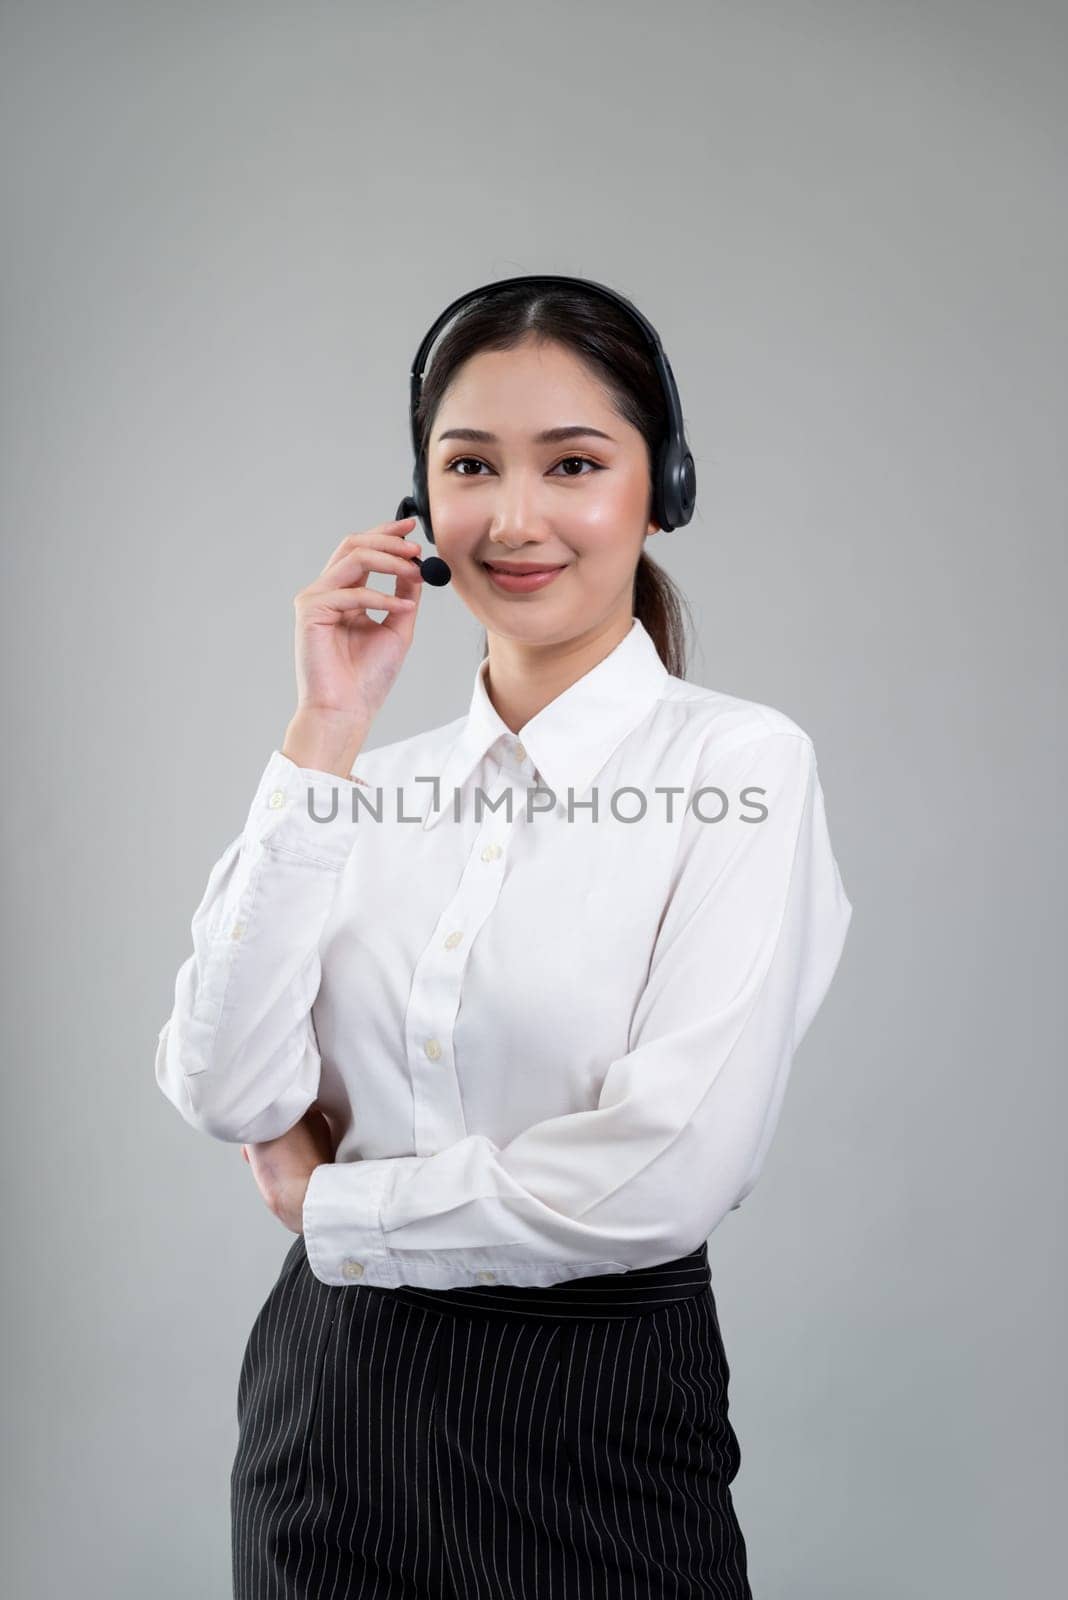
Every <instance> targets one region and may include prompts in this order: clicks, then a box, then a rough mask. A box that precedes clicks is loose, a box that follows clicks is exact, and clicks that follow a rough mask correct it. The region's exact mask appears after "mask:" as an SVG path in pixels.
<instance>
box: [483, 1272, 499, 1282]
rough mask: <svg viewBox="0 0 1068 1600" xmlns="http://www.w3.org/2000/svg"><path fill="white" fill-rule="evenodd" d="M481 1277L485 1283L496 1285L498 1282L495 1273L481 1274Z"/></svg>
mask: <svg viewBox="0 0 1068 1600" xmlns="http://www.w3.org/2000/svg"><path fill="white" fill-rule="evenodd" d="M479 1277H480V1278H481V1279H482V1282H483V1283H496V1281H497V1274H496V1273H495V1272H480V1273H479Z"/></svg>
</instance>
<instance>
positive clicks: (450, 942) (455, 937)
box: [445, 933, 463, 950]
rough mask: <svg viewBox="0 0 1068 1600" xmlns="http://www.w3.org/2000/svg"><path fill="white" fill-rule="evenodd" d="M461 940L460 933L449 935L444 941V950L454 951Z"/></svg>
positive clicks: (461, 935)
mask: <svg viewBox="0 0 1068 1600" xmlns="http://www.w3.org/2000/svg"><path fill="white" fill-rule="evenodd" d="M462 938H463V934H462V933H450V934H449V937H448V938H447V939H446V940H445V948H446V950H455V949H456V946H457V945H458V944H459V943H460V940H461V939H462Z"/></svg>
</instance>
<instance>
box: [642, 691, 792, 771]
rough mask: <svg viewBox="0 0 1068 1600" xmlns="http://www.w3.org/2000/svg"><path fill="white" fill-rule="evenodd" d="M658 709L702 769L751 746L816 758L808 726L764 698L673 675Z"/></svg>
mask: <svg viewBox="0 0 1068 1600" xmlns="http://www.w3.org/2000/svg"><path fill="white" fill-rule="evenodd" d="M658 710H659V715H660V716H661V718H662V719H663V720H664V722H665V724H666V725H667V727H668V729H669V730H670V731H671V732H672V733H673V734H677V736H678V737H679V739H680V740H682V741H684V742H685V743H686V745H687V746H688V747H689V749H690V750H691V751H693V752H694V754H695V755H696V757H697V763H698V767H699V768H700V769H701V770H708V769H709V768H710V767H711V766H712V765H713V764H714V763H716V762H718V761H720V760H721V759H722V758H723V757H724V756H727V755H730V754H732V753H733V752H734V751H736V750H741V749H744V748H746V747H748V746H756V747H760V748H762V749H764V750H765V751H768V752H769V753H770V752H774V751H776V750H781V751H782V753H783V755H784V757H786V758H787V759H796V758H798V757H800V759H801V760H802V762H804V761H806V760H811V762H812V763H814V762H815V750H814V748H813V744H812V739H811V737H810V736H809V734H808V732H807V731H806V729H804V728H803V727H802V726H801V724H800V723H799V722H796V721H795V720H794V718H793V717H791V716H789V715H788V714H787V713H786V712H785V711H781V710H779V709H778V707H776V706H771V705H767V704H765V703H764V702H763V701H760V700H746V699H744V698H742V697H741V696H740V695H733V694H727V693H725V692H724V691H723V690H721V689H708V688H705V687H704V686H703V685H702V684H698V683H691V682H690V681H689V680H688V679H686V678H676V677H673V676H671V675H669V676H668V677H667V678H666V679H665V682H664V690H663V693H662V695H661V699H660V703H659V708H658Z"/></svg>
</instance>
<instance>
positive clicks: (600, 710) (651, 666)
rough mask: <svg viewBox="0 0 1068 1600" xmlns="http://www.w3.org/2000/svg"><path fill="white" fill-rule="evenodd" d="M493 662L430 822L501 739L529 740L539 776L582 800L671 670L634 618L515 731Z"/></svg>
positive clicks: (482, 669)
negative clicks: (501, 708) (499, 701)
mask: <svg viewBox="0 0 1068 1600" xmlns="http://www.w3.org/2000/svg"><path fill="white" fill-rule="evenodd" d="M488 666H489V657H488V656H487V657H484V658H483V659H482V660H481V661H480V662H479V664H478V666H477V668H476V669H475V679H474V687H473V688H472V691H471V702H470V707H469V709H468V713H467V720H466V721H465V723H464V725H463V727H462V728H461V730H460V733H459V735H458V737H457V739H456V742H455V743H454V745H453V746H452V748H451V750H450V751H449V754H448V756H447V757H446V760H445V763H444V765H443V767H442V770H441V773H440V775H439V776H440V793H439V795H438V806H437V809H435V807H434V803H433V794H432V793H431V799H430V803H429V806H428V810H427V814H426V816H425V818H424V821H423V826H424V828H432V827H433V826H434V824H435V823H436V822H437V821H438V820H439V819H440V818H441V817H442V816H444V815H445V814H446V813H449V814H451V812H452V805H453V791H454V789H462V788H463V786H464V784H465V783H466V782H467V780H468V778H470V776H471V774H472V772H473V771H474V769H475V767H476V766H477V765H478V763H479V762H480V761H481V759H482V757H483V756H484V755H485V754H486V753H487V751H488V750H490V749H491V747H492V746H493V745H494V744H496V742H497V740H498V739H501V738H504V739H505V740H506V741H507V742H508V744H509V745H511V746H512V747H514V746H515V744H516V743H517V742H518V743H520V744H522V746H523V749H524V750H525V751H526V753H527V755H528V756H529V757H530V759H531V761H532V762H533V763H534V766H535V768H536V770H537V773H538V775H539V778H540V779H541V781H542V782H543V783H545V784H547V785H548V787H549V788H550V789H552V791H553V793H554V794H555V795H556V797H557V799H558V800H561V801H563V802H565V803H566V800H567V792H568V789H569V788H570V789H573V790H574V795H575V799H576V800H577V799H578V798H579V796H580V795H582V794H584V793H585V791H586V790H587V789H588V788H589V786H590V784H591V783H592V782H593V780H594V778H595V777H596V776H597V774H598V772H600V770H601V768H602V767H603V766H604V764H605V762H606V761H607V760H608V758H609V756H610V755H611V754H612V752H613V750H615V748H616V747H617V745H619V744H620V743H621V742H622V741H623V739H625V738H626V736H627V734H629V733H631V732H632V731H633V730H634V729H635V728H636V727H637V726H638V724H639V723H640V722H642V721H643V720H644V718H645V717H646V716H648V714H649V712H650V711H651V710H652V707H653V706H654V705H655V704H656V702H657V700H659V699H660V696H661V694H662V693H663V688H664V682H665V680H666V679H667V678H668V676H669V673H668V670H667V668H666V667H665V666H664V663H663V662H662V661H661V659H660V656H659V654H658V652H657V648H656V646H655V644H654V643H653V641H652V639H651V637H650V636H649V633H648V631H647V630H646V628H645V627H644V626H643V624H642V623H641V622H640V620H639V619H638V618H637V617H632V618H631V627H630V632H629V633H628V634H627V635H626V637H625V638H623V639H621V640H620V642H619V644H617V645H616V647H615V649H614V650H611V651H610V652H609V653H608V655H606V656H605V657H604V659H603V660H601V661H599V662H598V663H597V665H596V666H595V667H591V668H590V670H589V672H587V673H585V674H584V675H583V676H582V677H581V678H579V679H577V680H576V682H575V683H573V684H571V685H570V687H569V688H567V689H565V690H564V691H563V693H562V694H558V695H557V697H556V699H555V700H550V702H549V704H548V705H547V706H543V707H542V709H541V710H540V711H539V712H538V713H537V714H536V715H535V716H533V717H531V718H530V720H529V722H525V723H524V724H523V726H522V727H521V728H520V730H519V732H518V734H514V733H513V732H512V730H511V729H510V728H509V727H508V725H507V723H506V722H504V721H503V720H502V718H501V716H500V715H499V713H498V712H497V710H496V708H495V707H494V705H493V702H492V701H491V700H490V697H489V694H488V693H487V691H486V669H487V667H488ZM513 760H514V758H513Z"/></svg>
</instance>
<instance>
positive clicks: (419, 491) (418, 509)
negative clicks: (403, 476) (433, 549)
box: [396, 467, 434, 544]
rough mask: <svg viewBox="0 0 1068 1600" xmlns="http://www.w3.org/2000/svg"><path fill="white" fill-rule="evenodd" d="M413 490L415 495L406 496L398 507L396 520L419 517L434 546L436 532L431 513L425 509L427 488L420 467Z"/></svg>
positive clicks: (416, 471)
mask: <svg viewBox="0 0 1068 1600" xmlns="http://www.w3.org/2000/svg"><path fill="white" fill-rule="evenodd" d="M412 489H413V493H412V494H406V495H405V496H404V499H403V500H402V501H401V503H400V505H399V506H398V507H397V519H396V520H397V521H398V522H400V521H401V520H402V519H403V518H405V517H418V518H419V521H420V522H421V523H422V524H423V532H424V533H425V534H426V537H427V538H428V539H429V541H430V543H431V544H433V543H434V530H433V528H432V527H431V526H430V512H429V511H425V510H424V509H423V507H424V506H425V505H426V486H425V484H424V483H423V480H422V473H421V472H420V470H419V468H418V467H417V468H416V470H415V477H414V482H413V484H412Z"/></svg>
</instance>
